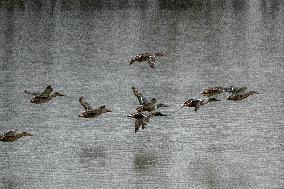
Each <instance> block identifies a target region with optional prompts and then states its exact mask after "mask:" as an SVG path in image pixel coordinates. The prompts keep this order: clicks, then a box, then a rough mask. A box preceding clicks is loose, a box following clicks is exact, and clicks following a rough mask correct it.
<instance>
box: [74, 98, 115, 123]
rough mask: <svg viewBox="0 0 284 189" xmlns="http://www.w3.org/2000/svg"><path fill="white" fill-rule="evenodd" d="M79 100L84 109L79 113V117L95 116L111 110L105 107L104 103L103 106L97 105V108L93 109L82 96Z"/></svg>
mask: <svg viewBox="0 0 284 189" xmlns="http://www.w3.org/2000/svg"><path fill="white" fill-rule="evenodd" d="M79 102H80V104H81V105H82V106H83V108H84V109H85V111H84V112H83V113H81V114H80V115H79V117H84V118H94V117H97V116H99V115H101V114H103V113H106V112H112V111H111V110H110V109H107V108H106V107H105V105H103V106H101V107H99V108H97V109H93V108H92V107H91V105H90V104H89V103H88V102H86V101H85V100H84V98H83V97H80V98H79Z"/></svg>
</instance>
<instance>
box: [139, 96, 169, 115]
mask: <svg viewBox="0 0 284 189" xmlns="http://www.w3.org/2000/svg"><path fill="white" fill-rule="evenodd" d="M156 103H157V100H156V99H155V98H153V99H152V100H151V101H150V102H148V103H147V104H145V105H140V106H139V107H137V108H136V110H137V111H138V112H145V111H147V112H152V111H154V110H156V109H157V108H160V107H169V106H168V105H166V104H156Z"/></svg>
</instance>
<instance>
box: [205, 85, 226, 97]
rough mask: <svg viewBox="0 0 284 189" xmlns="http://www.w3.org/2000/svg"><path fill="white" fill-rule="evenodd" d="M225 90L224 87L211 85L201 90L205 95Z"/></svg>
mask: <svg viewBox="0 0 284 189" xmlns="http://www.w3.org/2000/svg"><path fill="white" fill-rule="evenodd" d="M224 91H225V90H224V88H223V87H210V88H208V89H206V90H204V91H203V92H201V94H202V95H203V96H207V97H212V96H215V95H218V94H221V93H223V92H224Z"/></svg>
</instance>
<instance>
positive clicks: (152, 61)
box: [148, 56, 156, 68]
mask: <svg viewBox="0 0 284 189" xmlns="http://www.w3.org/2000/svg"><path fill="white" fill-rule="evenodd" d="M148 63H149V65H150V67H151V68H154V67H155V63H156V59H155V57H153V56H150V57H149V59H148Z"/></svg>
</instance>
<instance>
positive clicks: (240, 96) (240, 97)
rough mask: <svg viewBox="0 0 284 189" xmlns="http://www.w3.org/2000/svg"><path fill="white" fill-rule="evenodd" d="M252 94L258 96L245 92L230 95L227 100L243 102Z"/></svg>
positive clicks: (252, 92) (254, 92) (251, 92)
mask: <svg viewBox="0 0 284 189" xmlns="http://www.w3.org/2000/svg"><path fill="white" fill-rule="evenodd" d="M253 94H259V93H258V92H256V91H249V92H246V93H241V94H235V95H231V96H229V97H228V98H227V100H233V101H239V100H243V99H245V98H247V97H249V96H250V95H253Z"/></svg>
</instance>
